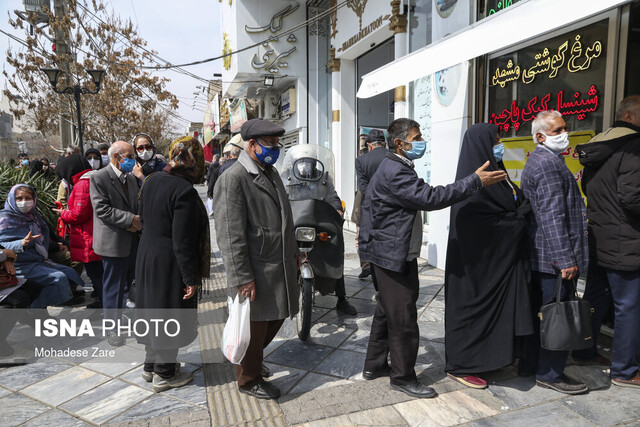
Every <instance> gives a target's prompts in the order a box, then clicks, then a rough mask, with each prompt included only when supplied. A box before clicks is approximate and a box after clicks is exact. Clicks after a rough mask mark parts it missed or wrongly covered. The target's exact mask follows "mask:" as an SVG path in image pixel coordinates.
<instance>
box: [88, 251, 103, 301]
mask: <svg viewBox="0 0 640 427" xmlns="http://www.w3.org/2000/svg"><path fill="white" fill-rule="evenodd" d="M84 269H85V270H86V271H87V276H89V279H91V283H93V290H94V291H95V293H96V295H98V301H100V302H102V276H103V274H104V268H103V267H102V261H101V260H98V261H91V262H87V263H85V264H84Z"/></svg>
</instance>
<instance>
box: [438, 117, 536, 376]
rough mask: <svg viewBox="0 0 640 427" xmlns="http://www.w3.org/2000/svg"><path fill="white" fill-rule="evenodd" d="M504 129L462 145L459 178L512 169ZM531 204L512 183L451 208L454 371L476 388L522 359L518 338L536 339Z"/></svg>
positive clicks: (478, 134)
mask: <svg viewBox="0 0 640 427" xmlns="http://www.w3.org/2000/svg"><path fill="white" fill-rule="evenodd" d="M498 131H499V128H498V126H496V125H491V124H486V123H479V124H476V125H473V126H471V127H470V128H469V130H467V132H466V133H465V135H464V139H463V142H462V150H461V152H460V159H459V161H458V170H457V172H456V179H460V178H462V177H465V176H467V175H469V174H470V173H473V172H474V171H475V170H476V169H478V167H479V166H481V165H482V164H483V163H485V162H486V161H487V160H490V162H491V166H489V168H488V169H487V170H499V169H503V170H504V165H503V163H502V154H503V152H504V145H502V144H501V143H500V135H499V133H498ZM530 210H531V207H530V205H529V202H528V201H526V200H524V197H523V195H522V192H521V191H520V189H519V188H518V187H517V186H516V185H515V184H513V183H512V182H511V181H510V180H509V179H508V178H507V179H506V180H505V181H502V182H499V183H498V184H496V185H491V186H489V187H484V188H483V189H482V190H481V191H478V192H477V193H476V194H475V195H474V196H472V197H470V198H468V199H466V200H465V201H463V202H460V203H457V204H455V205H453V206H452V208H451V223H450V230H449V244H448V248H447V264H446V271H445V300H446V305H445V351H446V360H447V362H446V363H447V364H446V369H445V370H446V372H447V375H448V376H449V377H450V378H452V379H453V380H455V381H458V382H461V383H462V384H464V385H466V386H468V387H472V388H485V387H486V386H487V382H486V381H485V380H483V379H482V378H480V377H478V376H477V375H478V374H481V373H483V372H487V371H492V370H495V369H499V368H502V367H504V366H507V365H509V364H511V363H512V362H513V360H514V356H515V350H516V348H517V344H516V343H517V337H519V336H524V335H530V334H532V333H533V318H532V315H531V313H532V311H531V304H530V301H529V278H530V270H529V264H528V262H529V261H528V252H527V244H526V229H525V224H526V222H525V216H526V215H527V214H528V213H529V212H530Z"/></svg>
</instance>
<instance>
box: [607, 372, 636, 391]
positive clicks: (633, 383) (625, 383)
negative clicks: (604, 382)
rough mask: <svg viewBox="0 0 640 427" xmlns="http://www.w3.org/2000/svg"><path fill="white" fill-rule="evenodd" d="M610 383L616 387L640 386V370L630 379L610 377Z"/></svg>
mask: <svg viewBox="0 0 640 427" xmlns="http://www.w3.org/2000/svg"><path fill="white" fill-rule="evenodd" d="M611 384H615V385H617V386H618V387H632V388H640V372H637V373H636V376H635V377H633V378H631V379H630V380H623V379H622V378H612V379H611Z"/></svg>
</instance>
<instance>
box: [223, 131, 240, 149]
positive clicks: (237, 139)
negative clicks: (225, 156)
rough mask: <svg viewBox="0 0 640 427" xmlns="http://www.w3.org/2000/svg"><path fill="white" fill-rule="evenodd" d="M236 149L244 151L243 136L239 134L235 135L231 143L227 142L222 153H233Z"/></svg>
mask: <svg viewBox="0 0 640 427" xmlns="http://www.w3.org/2000/svg"><path fill="white" fill-rule="evenodd" d="M236 147H237V148H240V149H241V150H244V141H243V140H242V136H241V135H240V134H239V133H237V134H235V135H234V136H233V138H231V139H230V140H229V142H227V144H226V145H225V146H224V150H223V151H222V152H223V153H228V152H229V151H231V150H232V149H233V148H236Z"/></svg>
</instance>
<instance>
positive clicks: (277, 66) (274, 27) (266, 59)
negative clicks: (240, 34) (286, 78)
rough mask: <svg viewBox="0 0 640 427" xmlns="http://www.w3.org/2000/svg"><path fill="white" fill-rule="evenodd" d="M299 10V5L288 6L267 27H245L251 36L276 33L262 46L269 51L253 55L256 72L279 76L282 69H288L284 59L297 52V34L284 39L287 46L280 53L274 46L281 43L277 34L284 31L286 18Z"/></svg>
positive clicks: (281, 48)
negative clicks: (263, 71) (266, 32)
mask: <svg viewBox="0 0 640 427" xmlns="http://www.w3.org/2000/svg"><path fill="white" fill-rule="evenodd" d="M299 8H300V5H299V4H296V5H288V6H287V7H285V8H284V9H282V10H280V11H279V12H277V13H276V14H275V15H273V17H271V20H270V21H269V23H268V24H266V25H262V26H260V27H250V26H248V25H245V26H244V30H245V31H246V32H247V33H249V34H256V33H262V32H265V31H269V32H271V33H274V35H272V36H271V37H269V38H268V41H266V42H264V43H263V44H262V47H264V48H265V49H267V50H266V51H265V52H264V53H263V54H262V55H259V54H258V53H256V54H255V55H253V59H252V60H251V66H252V67H253V68H254V69H255V70H265V71H267V72H269V73H270V74H277V73H278V72H280V70H281V69H282V68H287V67H288V66H289V63H288V62H287V61H284V58H286V57H288V56H289V55H291V54H292V53H293V52H295V51H296V46H293V45H294V44H295V43H296V42H297V41H298V39H297V38H296V36H295V34H289V36H288V37H287V38H286V39H284V42H285V46H284V47H282V46H281V47H280V49H279V50H278V52H276V49H275V48H274V47H272V45H273V44H276V43H278V42H279V41H280V37H278V35H277V34H276V33H277V32H278V31H280V30H282V28H283V26H284V20H285V18H286V17H287V16H289V15H291V14H292V13H294V12H295V11H296V10H298V9H299Z"/></svg>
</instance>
